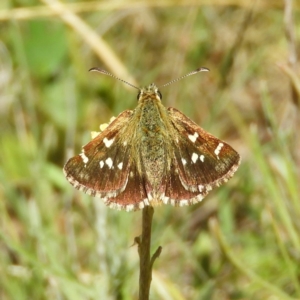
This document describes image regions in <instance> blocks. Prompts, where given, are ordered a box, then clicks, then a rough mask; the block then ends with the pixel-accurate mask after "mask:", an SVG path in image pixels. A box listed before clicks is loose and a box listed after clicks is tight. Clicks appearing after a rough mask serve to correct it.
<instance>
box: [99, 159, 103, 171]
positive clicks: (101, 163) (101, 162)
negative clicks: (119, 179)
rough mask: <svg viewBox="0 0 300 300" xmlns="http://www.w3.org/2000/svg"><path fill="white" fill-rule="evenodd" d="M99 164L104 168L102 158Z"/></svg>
mask: <svg viewBox="0 0 300 300" xmlns="http://www.w3.org/2000/svg"><path fill="white" fill-rule="evenodd" d="M99 165H100V168H101V169H102V168H103V166H104V162H103V160H101V161H100V163H99Z"/></svg>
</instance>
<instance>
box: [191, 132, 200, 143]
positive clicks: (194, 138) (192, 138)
mask: <svg viewBox="0 0 300 300" xmlns="http://www.w3.org/2000/svg"><path fill="white" fill-rule="evenodd" d="M198 136H199V134H198V133H197V132H195V133H194V135H191V134H189V139H190V140H191V141H192V142H193V143H195V142H196V140H197V137H198Z"/></svg>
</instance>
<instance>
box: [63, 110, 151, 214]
mask: <svg viewBox="0 0 300 300" xmlns="http://www.w3.org/2000/svg"><path fill="white" fill-rule="evenodd" d="M132 115H133V112H132V111H129V110H127V111H124V112H123V113H121V114H120V115H119V116H118V117H117V118H116V119H115V120H114V121H113V122H112V123H111V124H110V125H109V126H108V127H107V128H106V129H105V130H104V131H103V132H101V133H100V134H99V135H98V136H96V137H95V138H94V139H93V140H92V141H91V142H89V143H88V144H87V145H85V146H83V147H82V152H81V154H79V155H76V156H74V157H72V158H70V159H69V160H68V162H67V163H66V165H65V166H64V173H65V176H66V178H67V179H68V181H69V182H70V183H71V184H72V185H73V186H74V187H75V188H77V189H78V190H80V191H83V192H85V193H86V194H88V195H91V196H95V197H100V198H101V199H102V200H103V201H104V202H105V203H106V204H107V205H109V206H110V207H112V208H116V209H126V210H132V209H137V208H142V207H143V205H144V204H145V203H146V204H147V200H145V203H144V202H143V201H142V200H143V199H146V198H147V196H146V193H145V190H144V188H143V187H144V183H143V179H142V178H141V177H140V176H139V173H138V172H137V170H136V169H135V167H134V164H132V161H131V155H130V152H131V146H132V143H131V140H130V138H131V136H130V135H129V134H128V128H127V127H128V126H127V124H128V123H129V122H130V119H131V118H132ZM126 131H127V134H126V135H125V134H124V132H126ZM124 137H126V138H128V139H129V140H125V139H124Z"/></svg>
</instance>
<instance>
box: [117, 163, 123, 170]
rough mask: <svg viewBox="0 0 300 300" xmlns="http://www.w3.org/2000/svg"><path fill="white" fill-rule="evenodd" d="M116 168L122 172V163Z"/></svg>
mask: <svg viewBox="0 0 300 300" xmlns="http://www.w3.org/2000/svg"><path fill="white" fill-rule="evenodd" d="M118 168H119V169H120V170H122V168H123V163H122V162H121V163H119V164H118Z"/></svg>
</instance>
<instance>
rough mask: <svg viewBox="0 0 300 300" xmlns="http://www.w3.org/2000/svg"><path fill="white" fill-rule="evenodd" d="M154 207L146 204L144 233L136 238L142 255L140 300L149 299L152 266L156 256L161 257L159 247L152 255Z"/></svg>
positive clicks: (143, 219) (143, 221)
mask: <svg viewBox="0 0 300 300" xmlns="http://www.w3.org/2000/svg"><path fill="white" fill-rule="evenodd" d="M153 213H154V209H153V207H152V206H146V207H145V208H144V209H143V211H142V214H143V217H142V235H141V237H139V238H136V239H135V241H136V242H137V244H138V252H139V256H140V281H139V300H149V294H150V285H151V280H152V266H153V264H154V261H155V259H156V258H158V257H159V255H160V253H161V250H162V248H161V247H158V249H157V250H156V251H155V253H154V254H153V256H152V257H150V246H151V227H152V218H153Z"/></svg>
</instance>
